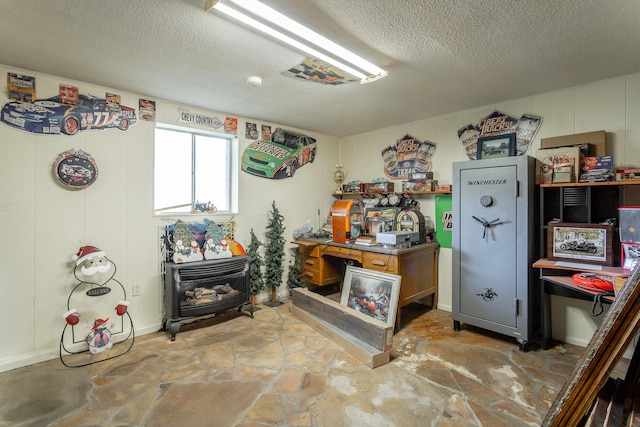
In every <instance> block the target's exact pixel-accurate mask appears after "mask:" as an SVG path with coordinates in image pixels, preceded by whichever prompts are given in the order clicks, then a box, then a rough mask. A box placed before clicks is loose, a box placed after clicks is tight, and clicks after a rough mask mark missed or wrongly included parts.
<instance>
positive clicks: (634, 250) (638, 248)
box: [620, 242, 640, 273]
mask: <svg viewBox="0 0 640 427" xmlns="http://www.w3.org/2000/svg"><path fill="white" fill-rule="evenodd" d="M620 258H621V260H620V261H621V264H622V269H623V271H624V272H625V273H629V272H631V270H633V268H634V267H635V266H636V264H637V263H638V259H640V243H635V242H621V243H620Z"/></svg>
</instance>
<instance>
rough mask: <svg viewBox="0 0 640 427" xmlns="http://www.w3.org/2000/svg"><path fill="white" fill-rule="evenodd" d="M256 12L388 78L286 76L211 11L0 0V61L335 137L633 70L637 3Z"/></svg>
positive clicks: (289, 56)
mask: <svg viewBox="0 0 640 427" xmlns="http://www.w3.org/2000/svg"><path fill="white" fill-rule="evenodd" d="M264 2H265V3H267V4H269V5H271V6H272V7H274V8H277V9H278V10H280V11H283V12H285V13H287V14H289V15H290V16H291V17H294V18H297V19H299V20H300V21H301V22H303V23H305V24H307V25H308V26H310V27H312V28H314V29H316V31H318V32H320V33H322V34H324V35H326V36H328V37H329V38H332V39H334V40H335V41H338V42H341V43H342V44H344V45H345V46H346V47H348V48H350V49H351V50H353V51H355V52H357V53H358V54H360V55H361V56H363V57H365V58H367V59H369V60H371V61H372V62H374V63H377V64H378V65H380V66H381V67H382V68H385V69H387V70H388V71H389V76H388V77H386V78H384V79H381V80H379V81H377V82H374V83H370V84H366V85H360V84H358V83H353V84H344V85H340V86H328V85H321V84H317V83H311V82H308V81H302V80H297V79H292V78H290V77H285V76H283V75H282V74H281V73H282V71H285V70H287V69H289V68H291V67H292V66H294V65H296V64H298V63H300V62H301V61H302V60H303V58H304V56H305V55H304V54H302V53H299V52H297V51H294V50H291V49H289V48H286V47H283V46H282V45H280V44H279V43H277V42H275V41H273V40H271V39H269V38H266V37H264V36H262V35H260V34H257V33H255V32H254V31H252V30H250V29H248V28H246V27H244V26H243V25H241V24H238V23H236V22H233V21H231V20H229V19H228V18H226V17H223V16H221V15H219V14H218V13H217V12H216V11H214V10H212V11H209V12H206V13H205V12H204V3H205V0H161V1H149V0H109V1H84V0H55V1H43V0H3V1H2V14H1V15H0V40H2V42H1V43H0V63H1V64H5V65H10V66H14V67H18V68H24V69H28V70H34V71H38V72H43V73H47V74H52V75H57V76H62V77H65V78H69V79H75V80H80V81H84V82H89V83H94V84H98V85H103V86H107V87H110V88H114V89H120V90H125V91H131V92H135V93H139V94H141V95H145V96H148V97H152V98H153V97H155V98H162V99H167V100H172V101H176V102H179V103H185V104H188V105H192V106H197V107H202V108H207V109H212V110H216V111H219V112H222V113H228V114H231V115H238V116H245V117H251V118H255V119H257V120H264V121H271V122H276V123H282V124H284V125H288V126H292V127H298V128H303V129H308V130H311V131H314V132H319V133H325V134H328V135H334V136H346V135H352V134H357V133H361V132H365V131H369V130H375V129H380V128H384V127H388V126H393V125H397V124H401V123H407V122H411V121H415V120H420V119H424V118H428V117H433V116H438V115H442V114H446V113H450V112H455V111H460V110H463V109H467V108H472V107H476V106H481V105H487V104H492V103H496V102H500V101H503V100H508V99H514V98H518V97H521V96H527V95H533V94H536V93H541V92H545V91H549V90H554V89H560V88H566V87H570V86H574V85H579V84H583V83H587V82H592V81H596V80H601V79H604V78H609V77H614V76H619V75H624V74H628V73H632V72H637V71H640V2H638V1H637V0H537V1H513V0H483V1H478V0H396V1H375V0H264ZM250 75H258V76H260V77H262V78H263V84H262V86H260V87H252V86H249V85H248V84H247V83H246V79H247V77H248V76H250ZM81 89H82V88H81ZM43 96H45V95H44V94H43Z"/></svg>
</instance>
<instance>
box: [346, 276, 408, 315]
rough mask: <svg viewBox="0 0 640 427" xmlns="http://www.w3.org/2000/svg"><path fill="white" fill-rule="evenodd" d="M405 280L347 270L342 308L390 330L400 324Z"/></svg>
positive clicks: (399, 277) (398, 277)
mask: <svg viewBox="0 0 640 427" xmlns="http://www.w3.org/2000/svg"><path fill="white" fill-rule="evenodd" d="M401 279H402V276H398V275H396V274H390V273H381V272H378V271H373V270H367V269H364V268H360V267H354V266H352V265H349V266H347V270H346V272H345V274H344V285H343V286H342V294H341V295H340V304H342V305H346V306H347V307H349V308H352V309H354V310H357V311H360V312H362V313H364V314H366V315H368V316H371V317H373V318H374V319H378V320H381V321H383V322H385V323H386V324H387V325H389V326H393V325H394V324H395V321H396V314H397V311H398V299H399V297H400V280H401Z"/></svg>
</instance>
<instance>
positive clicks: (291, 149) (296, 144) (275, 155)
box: [242, 128, 317, 179]
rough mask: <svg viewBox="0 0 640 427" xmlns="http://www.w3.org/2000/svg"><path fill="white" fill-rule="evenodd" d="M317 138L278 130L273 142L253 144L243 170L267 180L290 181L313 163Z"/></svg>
mask: <svg viewBox="0 0 640 427" xmlns="http://www.w3.org/2000/svg"><path fill="white" fill-rule="evenodd" d="M316 150H317V143H316V140H315V138H311V137H310V136H307V135H303V134H301V133H298V132H293V131H289V130H284V129H281V128H277V129H276V130H275V131H274V132H273V133H272V134H271V140H270V141H269V140H259V141H256V142H253V143H251V144H250V145H249V146H248V147H247V148H246V149H245V150H244V153H243V155H242V170H243V171H245V172H247V173H250V174H251V175H255V176H260V177H263V178H271V179H282V178H290V177H292V176H293V175H294V174H295V173H296V170H297V169H298V168H299V167H300V166H304V165H305V164H307V163H313V161H314V159H315V157H316Z"/></svg>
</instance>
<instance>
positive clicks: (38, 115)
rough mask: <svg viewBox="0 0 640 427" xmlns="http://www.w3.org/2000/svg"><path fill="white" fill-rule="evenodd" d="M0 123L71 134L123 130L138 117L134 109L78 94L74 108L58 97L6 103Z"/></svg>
mask: <svg viewBox="0 0 640 427" xmlns="http://www.w3.org/2000/svg"><path fill="white" fill-rule="evenodd" d="M0 121H2V122H3V123H5V124H7V125H9V126H11V127H13V128H16V129H21V130H25V131H27V132H33V133H42V134H60V133H63V134H66V135H75V134H76V133H78V131H80V130H87V129H99V130H104V129H110V128H117V129H120V130H121V131H126V130H127V129H129V126H131V125H133V124H135V123H136V122H137V121H138V118H137V117H136V112H135V109H134V108H131V107H126V106H124V105H119V104H113V103H108V102H107V100H106V99H105V98H96V97H94V96H92V95H83V94H79V95H78V105H69V104H64V103H62V102H61V100H60V96H54V97H51V98H48V99H41V100H36V101H33V102H25V101H10V102H7V103H6V104H4V106H3V107H2V111H1V112H0Z"/></svg>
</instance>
